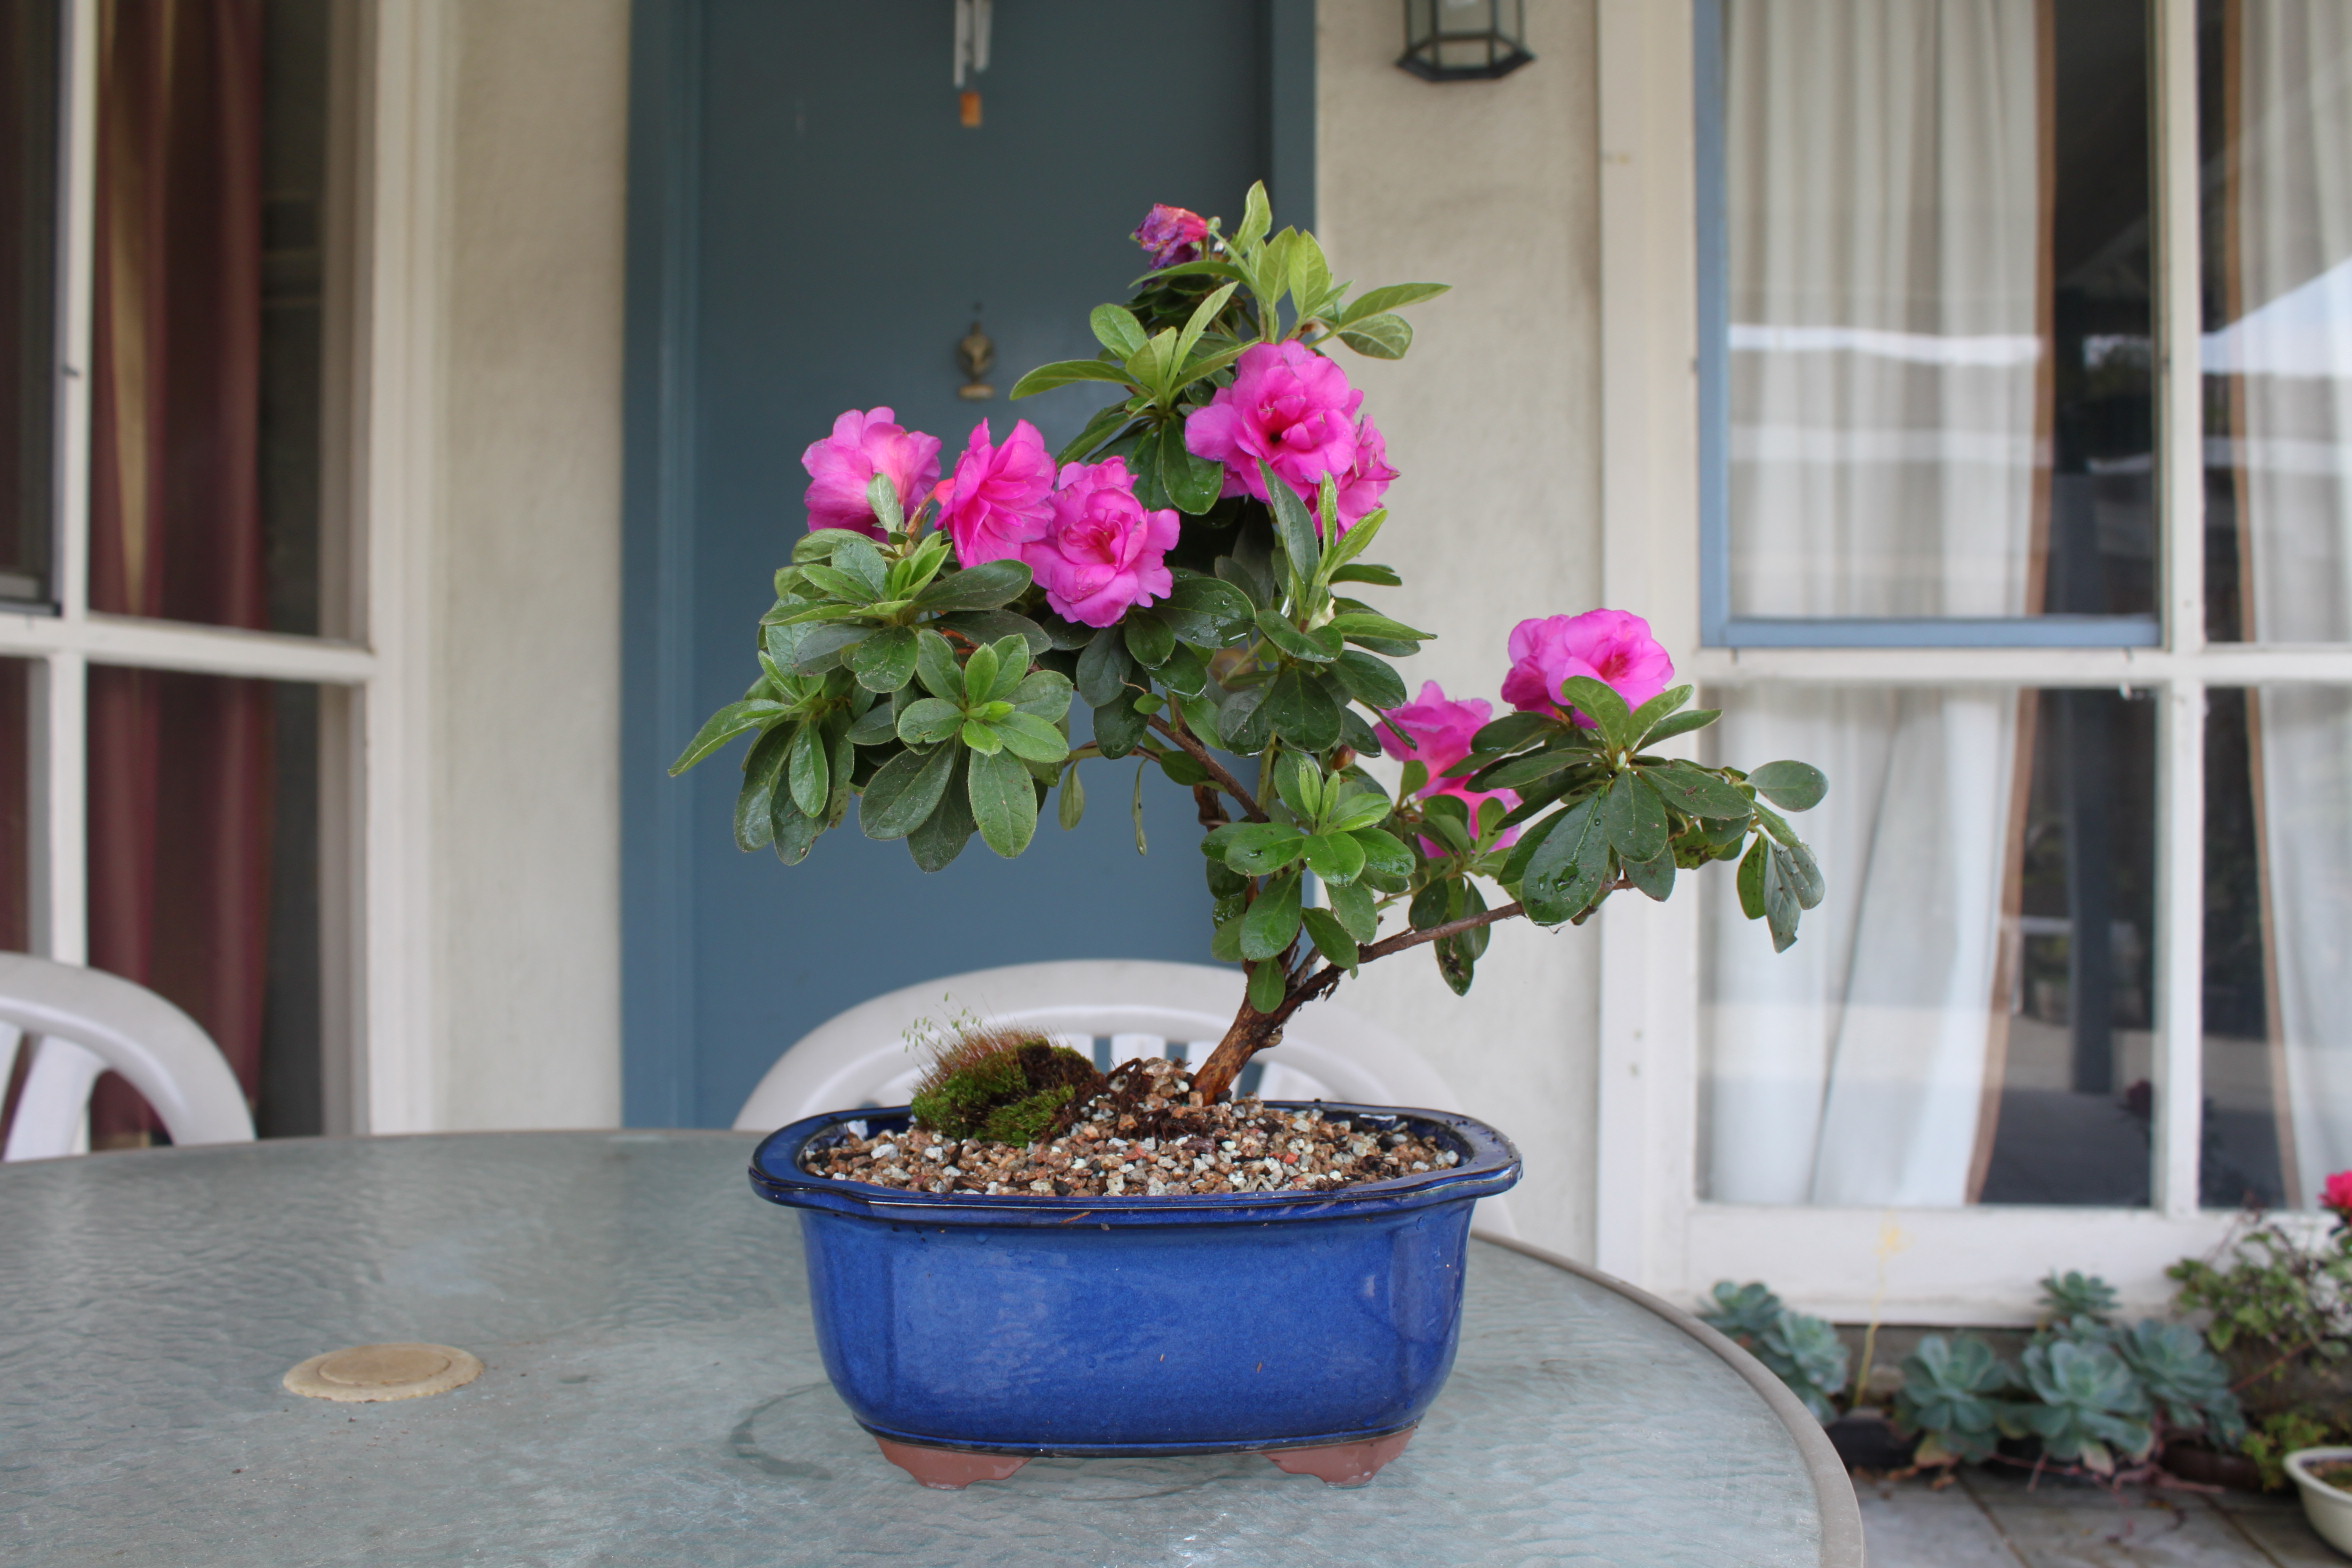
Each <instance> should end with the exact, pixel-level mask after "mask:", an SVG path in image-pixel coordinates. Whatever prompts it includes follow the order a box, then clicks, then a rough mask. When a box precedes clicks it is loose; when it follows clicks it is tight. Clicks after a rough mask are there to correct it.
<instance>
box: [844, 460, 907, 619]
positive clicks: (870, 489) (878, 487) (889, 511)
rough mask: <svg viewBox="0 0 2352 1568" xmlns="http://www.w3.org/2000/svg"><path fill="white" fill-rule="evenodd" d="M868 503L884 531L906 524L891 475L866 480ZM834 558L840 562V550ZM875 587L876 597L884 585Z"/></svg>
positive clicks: (880, 475) (891, 531) (893, 529)
mask: <svg viewBox="0 0 2352 1568" xmlns="http://www.w3.org/2000/svg"><path fill="white" fill-rule="evenodd" d="M866 504H867V505H868V506H870V507H872V508H873V509H874V521H875V522H877V523H879V524H881V525H882V531H883V532H884V533H896V532H897V531H898V530H899V529H900V528H902V527H904V526H905V525H906V513H905V512H904V511H903V510H901V509H900V507H899V504H898V486H897V485H895V484H893V483H892V482H891V480H890V476H889V475H887V474H876V475H875V476H874V477H873V478H872V479H869V480H868V481H866ZM833 559H834V562H835V564H836V565H838V564H839V563H840V561H841V553H840V551H839V550H836V551H835V552H834V555H833ZM873 587H874V593H875V597H877V598H879V597H881V591H882V585H881V584H880V583H875V584H874V585H873Z"/></svg>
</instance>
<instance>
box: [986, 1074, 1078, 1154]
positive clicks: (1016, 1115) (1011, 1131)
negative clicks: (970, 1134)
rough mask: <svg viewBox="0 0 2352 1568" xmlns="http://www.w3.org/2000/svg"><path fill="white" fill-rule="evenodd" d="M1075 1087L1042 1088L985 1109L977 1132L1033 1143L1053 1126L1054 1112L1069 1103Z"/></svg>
mask: <svg viewBox="0 0 2352 1568" xmlns="http://www.w3.org/2000/svg"><path fill="white" fill-rule="evenodd" d="M1077 1092H1078V1091H1077V1090H1075V1089H1073V1088H1071V1087H1070V1086H1069V1085H1067V1084H1064V1085H1063V1086H1062V1087H1061V1088H1059V1089H1045V1090H1041V1091H1040V1092H1038V1093H1036V1094H1033V1095H1030V1096H1029V1097H1028V1098H1027V1099H1023V1100H1015V1101H1013V1102H1012V1103H1011V1104H1010V1105H1000V1106H998V1107H997V1108H996V1109H995V1110H993V1111H991V1112H989V1113H988V1120H987V1121H986V1122H985V1123H983V1124H982V1126H981V1128H980V1134H981V1136H982V1137H984V1138H992V1139H994V1140H995V1141H996V1142H998V1143H1021V1144H1028V1143H1035V1142H1036V1141H1037V1140H1038V1139H1040V1138H1042V1137H1044V1136H1045V1135H1046V1133H1047V1131H1048V1130H1049V1129H1051V1128H1052V1126H1053V1120H1054V1112H1056V1111H1058V1110H1060V1109H1061V1108H1062V1107H1063V1106H1065V1105H1067V1104H1069V1103H1070V1097H1071V1096H1072V1095H1075V1094H1076V1093H1077Z"/></svg>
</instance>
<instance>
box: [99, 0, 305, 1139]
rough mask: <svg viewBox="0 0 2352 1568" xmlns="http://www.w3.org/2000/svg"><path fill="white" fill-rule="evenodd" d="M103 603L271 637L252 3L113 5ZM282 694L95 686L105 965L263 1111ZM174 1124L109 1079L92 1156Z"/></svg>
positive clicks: (104, 144)
mask: <svg viewBox="0 0 2352 1568" xmlns="http://www.w3.org/2000/svg"><path fill="white" fill-rule="evenodd" d="M100 14H101V19H102V21H101V32H100V39H99V49H100V67H99V69H100V83H99V95H98V105H99V133H98V199H97V271H96V321H95V326H96V345H95V354H94V366H93V372H94V373H93V377H92V381H91V399H92V403H91V440H92V451H91V488H90V603H91V607H92V608H93V609H96V610H101V611H107V612H111V613H114V614H119V615H142V616H161V617H164V618H167V619H171V620H183V621H202V622H207V623H210V624H213V625H220V626H243V627H262V626H264V625H266V624H267V618H268V578H267V571H266V567H267V560H266V550H265V541H264V536H263V531H262V517H261V501H260V483H259V481H260V473H259V464H258V437H259V419H260V376H261V249H262V230H261V207H262V162H261V152H262V143H261V115H262V5H261V0H102V4H101V8H100ZM273 721H274V708H273V700H272V694H271V691H270V688H269V685H268V683H266V682H262V681H241V680H228V679H224V678H220V677H214V676H195V675H178V674H171V673H165V672H160V671H151V670H121V669H108V668H94V669H92V671H91V672H90V797H89V809H90V825H89V832H90V850H89V871H90V961H91V962H92V963H93V964H95V965H96V966H97V967H99V968H101V969H106V970H111V971H113V972H114V973H116V974H119V975H123V976H125V977H127V978H129V979H132V980H136V981H139V982H140V983H142V984H144V985H148V986H152V987H153V988H154V989H156V990H158V991H160V992H162V993H163V994H164V995H165V996H167V997H170V998H171V999H172V1000H173V1001H174V1002H177V1003H178V1004H179V1005H180V1006H182V1007H184V1008H186V1009H187V1010H188V1012H189V1013H190V1014H191V1015H193V1016H194V1018H195V1019H196V1021H197V1022H198V1023H200V1024H202V1025H203V1026H204V1027H205V1028H206V1029H207V1030H208V1031H210V1032H211V1034H212V1037H213V1039H214V1040H216V1041H218V1042H219V1044H220V1047H221V1049H222V1050H223V1051H224V1052H225V1053H226V1054H227V1056H228V1058H229V1062H230V1065H231V1066H233V1067H234V1068H235V1069H236V1072H237V1076H238V1079H239V1081H240V1082H242V1083H243V1084H244V1086H245V1091H246V1097H247V1099H248V1100H249V1101H250V1100H252V1099H254V1098H255V1096H256V1094H257V1091H258V1089H259V1083H260V1069H261V1044H262V1023H263V1011H264V1004H265V1001H266V997H267V988H268V975H269V904H270V819H271V808H272V800H271V796H272V786H273V782H274V770H273V757H272V751H273V740H274V734H273V731H274V722H273ZM158 1125H159V1123H158V1122H157V1121H156V1120H155V1118H154V1116H153V1113H152V1112H151V1111H149V1110H148V1108H147V1107H146V1105H145V1104H144V1103H143V1102H141V1101H140V1100H139V1098H138V1096H137V1095H136V1094H135V1093H134V1092H133V1091H132V1090H131V1088H130V1086H129V1085H128V1084H126V1083H123V1082H122V1081H121V1080H120V1079H116V1078H113V1077H109V1078H107V1079H105V1080H103V1081H102V1082H101V1083H100V1086H99V1092H98V1095H97V1097H96V1098H95V1099H94V1100H93V1101H92V1104H91V1135H92V1141H93V1144H94V1145H97V1146H101V1147H103V1146H107V1145H110V1144H120V1143H123V1142H129V1141H138V1140H139V1139H140V1137H141V1135H142V1134H144V1133H147V1132H150V1131H151V1130H152V1129H154V1128H155V1127H157V1126H158Z"/></svg>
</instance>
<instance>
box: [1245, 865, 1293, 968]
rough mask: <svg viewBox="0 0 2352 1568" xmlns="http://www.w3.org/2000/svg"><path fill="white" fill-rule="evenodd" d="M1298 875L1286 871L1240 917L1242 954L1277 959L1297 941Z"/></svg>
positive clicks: (1247, 956)
mask: <svg viewBox="0 0 2352 1568" xmlns="http://www.w3.org/2000/svg"><path fill="white" fill-rule="evenodd" d="M1298 932H1299V877H1298V873H1296V872H1285V873H1283V874H1282V875H1280V876H1278V877H1275V878H1274V879H1273V880H1271V881H1269V882H1268V883H1267V884H1266V885H1265V887H1264V888H1262V889H1260V890H1259V893H1258V898H1257V902H1256V903H1254V904H1252V905H1250V907H1249V913H1248V914H1246V915H1244V916H1242V917H1241V955H1242V957H1244V958H1274V957H1278V956H1280V955H1281V954H1282V953H1284V952H1286V951H1288V950H1289V947H1290V944H1291V943H1293V942H1295V941H1297V940H1298Z"/></svg>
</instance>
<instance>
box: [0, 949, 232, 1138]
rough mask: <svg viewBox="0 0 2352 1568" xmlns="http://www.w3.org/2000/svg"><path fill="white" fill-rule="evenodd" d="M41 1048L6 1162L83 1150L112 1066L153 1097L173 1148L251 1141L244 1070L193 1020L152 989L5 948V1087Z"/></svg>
mask: <svg viewBox="0 0 2352 1568" xmlns="http://www.w3.org/2000/svg"><path fill="white" fill-rule="evenodd" d="M27 1043H30V1044H32V1045H33V1046H34V1048H35V1050H36V1054H35V1055H34V1057H33V1065H32V1067H31V1069H30V1070H29V1071H28V1072H27V1073H26V1074H25V1086H24V1093H23V1094H22V1095H21V1096H20V1097H19V1098H18V1100H17V1105H16V1121H15V1124H14V1126H13V1127H12V1128H11V1129H10V1131H9V1134H8V1147H7V1148H6V1149H5V1150H4V1151H0V1160H44V1159H51V1158H54V1157H56V1156H58V1155H61V1154H78V1153H82V1152H84V1151H85V1150H86V1149H87V1148H88V1146H89V1144H88V1130H89V1106H90V1090H91V1088H92V1087H93V1086H94V1085H95V1084H96V1083H97V1082H98V1075H99V1074H101V1073H103V1072H106V1071H107V1070H108V1069H110V1068H111V1069H112V1070H113V1071H115V1072H118V1073H120V1074H122V1075H123V1077H125V1078H127V1079H129V1080H130V1082H131V1086H132V1087H133V1088H135V1089H137V1090H138V1091H139V1093H141V1094H142V1095H144V1096H146V1099H147V1103H148V1104H149V1105H151V1106H153V1107H155V1113H156V1114H157V1115H158V1116H160V1117H162V1118H163V1125H164V1126H165V1127H166V1128H167V1129H169V1131H170V1132H171V1137H172V1142H173V1143H174V1144H181V1145H185V1144H196V1143H251V1142H252V1141H253V1117H252V1115H251V1114H250V1113H249V1112H248V1111H247V1110H246V1108H245V1094H244V1091H243V1090H242V1089H240V1088H239V1087H238V1086H237V1075H236V1074H235V1073H233V1072H231V1071H230V1070H229V1064H228V1060H227V1059H226V1058H225V1057H223V1056H222V1055H221V1053H220V1047H218V1046H216V1045H214V1044H213V1043H212V1036H210V1035H208V1034H206V1033H205V1032H204V1030H203V1028H202V1027H201V1026H199V1025H198V1024H197V1022H196V1020H195V1019H193V1018H190V1017H189V1016H188V1015H187V1014H186V1013H183V1012H181V1011H180V1010H179V1009H178V1008H177V1007H174V1006H173V1005H172V1004H171V1003H169V1002H167V1001H165V1000H164V999H163V998H162V997H160V996H157V995H156V994H155V993H154V992H153V991H150V990H148V989H147V988H146V987H145V986H142V985H134V984H133V983H132V982H130V981H128V980H125V979H122V978H121V977H119V976H117V975H110V974H105V973H102V972H100V971H99V970H96V969H84V968H82V967H80V966H79V965H76V964H59V963H52V962H51V961H50V960H48V959H45V958H29V957H27V956H25V955H24V954H22V953H0V1084H4V1083H6V1082H7V1081H8V1076H9V1073H10V1072H11V1071H12V1070H13V1068H14V1067H15V1064H16V1053H17V1051H18V1049H19V1048H20V1047H21V1046H23V1045H25V1044H27Z"/></svg>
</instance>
